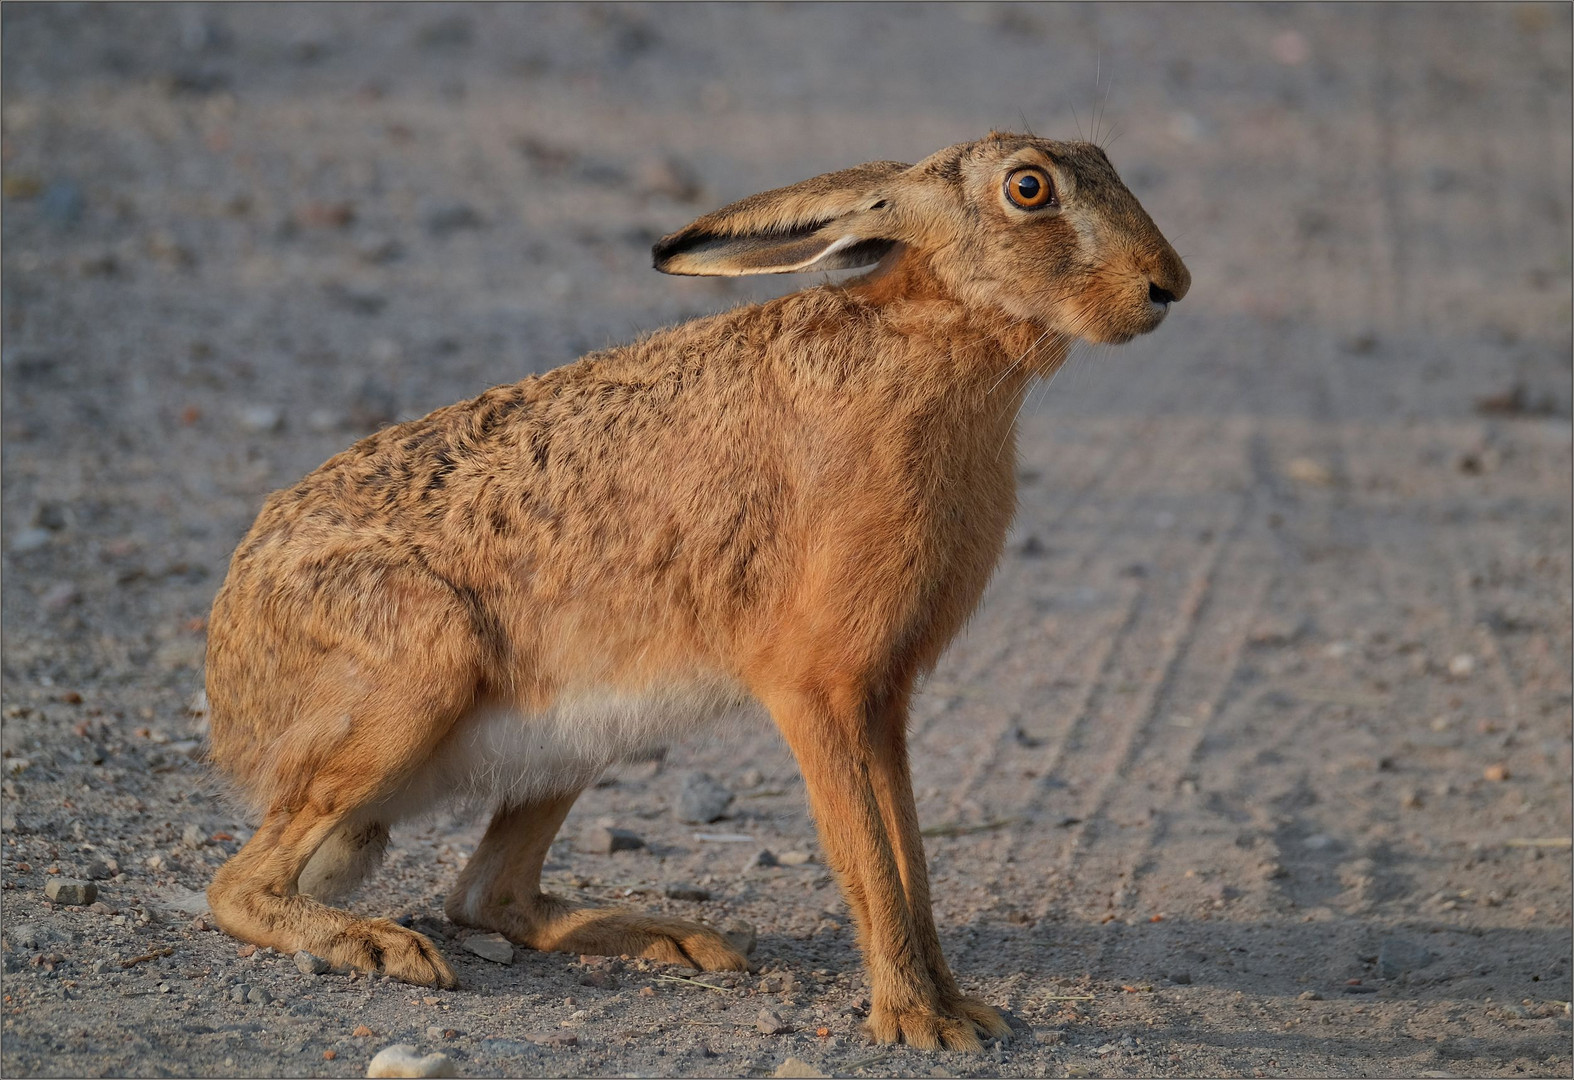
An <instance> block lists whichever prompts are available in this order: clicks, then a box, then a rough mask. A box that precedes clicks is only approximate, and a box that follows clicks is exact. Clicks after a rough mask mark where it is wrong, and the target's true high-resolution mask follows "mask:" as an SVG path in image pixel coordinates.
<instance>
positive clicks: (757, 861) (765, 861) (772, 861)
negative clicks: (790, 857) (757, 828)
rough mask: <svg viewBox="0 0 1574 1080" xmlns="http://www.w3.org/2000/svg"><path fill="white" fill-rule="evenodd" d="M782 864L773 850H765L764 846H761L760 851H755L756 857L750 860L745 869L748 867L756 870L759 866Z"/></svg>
mask: <svg viewBox="0 0 1574 1080" xmlns="http://www.w3.org/2000/svg"><path fill="white" fill-rule="evenodd" d="M780 865H781V864H780V863H778V862H777V861H776V855H775V854H774V853H773V852H770V851H767V850H765V849H764V848H761V849H760V850H759V851H756V852H755V853H754V857H753V858H751V859H750V860H749V863H748V865H747V866H746V867H745V869H747V870H755V869H758V868H761V867H770V866H780Z"/></svg>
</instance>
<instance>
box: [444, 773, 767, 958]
mask: <svg viewBox="0 0 1574 1080" xmlns="http://www.w3.org/2000/svg"><path fill="white" fill-rule="evenodd" d="M578 797H579V793H578V792H575V793H573V794H571V795H564V796H559V797H557V798H554V799H544V800H542V801H540V802H535V803H527V804H525V805H522V806H512V807H504V808H503V809H501V810H499V811H498V812H497V813H496V814H495V815H494V816H493V818H492V823H491V825H489V826H488V827H487V830H486V835H485V836H483V837H482V838H481V843H480V846H478V847H477V848H476V850H475V854H474V855H472V856H470V861H469V862H468V863H466V864H465V868H464V870H463V871H462V872H461V873H460V875H459V880H458V882H456V883H455V885H454V890H453V892H451V893H450V894H449V896H448V903H447V905H446V910H447V912H448V917H449V918H450V919H452V920H453V921H454V922H456V923H460V924H462V925H465V926H479V927H484V928H486V929H488V930H496V931H498V932H500V933H501V934H503V935H504V936H505V937H507V938H509V939H510V940H512V941H516V942H518V943H519V944H521V945H528V946H529V947H530V948H532V949H541V950H543V951H548V952H570V953H589V954H591V955H595V956H644V957H649V958H650V959H652V960H661V961H664V962H666V963H670V964H684V965H687V966H688V967H693V968H699V969H700V970H702V971H743V970H746V969H747V967H748V960H747V959H745V957H744V956H743V954H742V953H740V952H738V951H737V950H736V949H734V948H733V947H732V946H731V945H728V944H727V942H726V940H725V939H723V938H722V936H721V935H720V934H718V933H716V932H715V931H714V930H708V929H706V928H705V927H703V926H701V925H699V924H698V923H692V922H688V921H686V920H684V919H671V918H666V917H664V916H658V915H641V914H639V913H637V912H632V911H621V910H618V909H615V908H598V907H589V906H585V905H582V904H573V903H570V902H569V901H567V900H564V899H563V898H561V897H558V896H553V895H551V894H549V893H543V892H542V891H541V865H542V863H544V862H545V861H546V856H547V849H548V848H549V847H550V846H551V844H552V838H553V837H554V836H556V835H557V831H558V829H559V827H561V826H562V824H563V819H564V818H565V817H567V816H568V810H569V807H571V806H573V805H574V800H575V799H577V798H578Z"/></svg>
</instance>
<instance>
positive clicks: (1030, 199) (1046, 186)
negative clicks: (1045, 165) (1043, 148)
mask: <svg viewBox="0 0 1574 1080" xmlns="http://www.w3.org/2000/svg"><path fill="white" fill-rule="evenodd" d="M1006 198H1008V199H1010V200H1011V203H1012V205H1014V206H1020V207H1021V208H1022V209H1024V210H1042V209H1044V207H1046V206H1053V205H1055V185H1054V183H1053V182H1052V181H1051V180H1050V179H1049V174H1048V173H1046V172H1045V171H1044V170H1043V169H1039V168H1034V167H1031V166H1030V167H1028V168H1026V169H1017V170H1016V171H1015V172H1013V173H1012V174H1011V175H1010V176H1008V177H1006Z"/></svg>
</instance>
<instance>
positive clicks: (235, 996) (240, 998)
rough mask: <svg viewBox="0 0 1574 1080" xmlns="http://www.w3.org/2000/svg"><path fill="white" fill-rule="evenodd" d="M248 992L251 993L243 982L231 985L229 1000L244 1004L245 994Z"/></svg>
mask: <svg viewBox="0 0 1574 1080" xmlns="http://www.w3.org/2000/svg"><path fill="white" fill-rule="evenodd" d="M249 993H251V987H250V986H247V985H246V984H245V983H241V984H239V985H238V986H232V987H231V988H230V1000H231V1001H234V1002H238V1003H240V1004H242V1005H244V1004H245V1003H246V995H247V994H249Z"/></svg>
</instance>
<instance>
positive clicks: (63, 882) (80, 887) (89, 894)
mask: <svg viewBox="0 0 1574 1080" xmlns="http://www.w3.org/2000/svg"><path fill="white" fill-rule="evenodd" d="M44 895H45V896H47V897H49V899H50V900H52V901H54V902H55V903H57V904H68V905H72V906H76V907H80V906H82V905H84V904H91V903H92V902H93V901H94V900H97V899H98V886H97V885H94V884H93V883H92V882H91V881H77V880H75V879H73V878H61V877H55V878H50V879H49V880H48V881H47V882H45V883H44Z"/></svg>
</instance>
